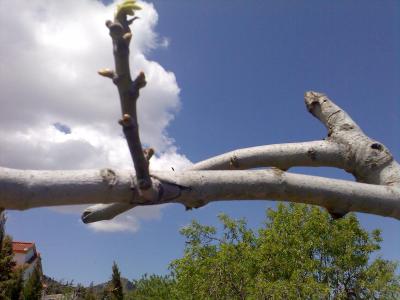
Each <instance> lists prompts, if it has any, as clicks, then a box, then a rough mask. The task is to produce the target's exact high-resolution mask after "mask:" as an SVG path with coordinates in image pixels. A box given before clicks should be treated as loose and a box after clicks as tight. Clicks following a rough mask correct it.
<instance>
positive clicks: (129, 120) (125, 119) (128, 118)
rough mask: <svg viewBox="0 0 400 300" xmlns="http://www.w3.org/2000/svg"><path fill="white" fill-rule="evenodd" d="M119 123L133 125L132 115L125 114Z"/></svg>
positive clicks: (125, 125) (127, 125) (126, 125)
mask: <svg viewBox="0 0 400 300" xmlns="http://www.w3.org/2000/svg"><path fill="white" fill-rule="evenodd" d="M118 123H119V125H121V126H123V127H124V128H125V127H131V126H132V125H133V121H132V117H131V116H130V115H128V114H124V115H123V116H122V119H120V120H119V121H118Z"/></svg>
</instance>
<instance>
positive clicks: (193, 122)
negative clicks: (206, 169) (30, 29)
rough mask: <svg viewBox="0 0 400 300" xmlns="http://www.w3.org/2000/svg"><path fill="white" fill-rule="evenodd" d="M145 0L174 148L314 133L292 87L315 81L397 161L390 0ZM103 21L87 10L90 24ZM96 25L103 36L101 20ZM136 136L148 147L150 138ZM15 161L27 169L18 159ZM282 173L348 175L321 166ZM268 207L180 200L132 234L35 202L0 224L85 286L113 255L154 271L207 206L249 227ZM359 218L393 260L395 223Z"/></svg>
mask: <svg viewBox="0 0 400 300" xmlns="http://www.w3.org/2000/svg"><path fill="white" fill-rule="evenodd" d="M36 2H38V1H36ZM39 2H40V1H39ZM83 2H91V1H83ZM92 2H93V1H92ZM153 4H154V9H155V11H157V13H158V23H157V25H156V26H155V28H154V31H155V33H157V34H158V38H157V40H159V41H160V42H159V45H158V46H154V47H147V48H146V47H142V48H143V49H144V50H143V49H142V50H143V51H142V53H144V55H145V56H146V59H148V60H149V61H155V62H157V63H158V64H160V65H161V66H162V67H163V68H164V69H165V70H168V71H170V72H173V73H174V75H175V78H176V82H177V85H178V86H179V88H180V93H179V104H176V103H175V102H173V100H171V102H170V103H174V104H171V105H170V106H169V107H166V108H165V110H170V111H171V115H173V116H174V119H173V121H170V122H169V121H168V122H166V123H165V124H167V125H165V126H167V127H165V130H166V132H167V137H168V138H169V139H171V138H172V139H173V140H174V141H172V142H170V143H172V144H173V149H174V151H176V153H179V154H180V155H185V156H186V157H187V158H188V159H189V160H190V161H192V162H196V161H199V160H202V159H205V158H207V157H210V156H213V155H217V154H220V153H223V152H226V151H229V150H233V149H237V148H243V147H249V146H256V145H263V144H273V143H284V142H296V141H308V140H318V139H322V138H324V137H325V135H326V131H325V128H323V126H322V125H321V124H319V123H318V122H317V120H315V119H314V118H313V117H312V116H311V115H310V114H309V113H308V112H307V110H306V109H305V105H304V102H303V94H304V92H305V91H308V90H315V91H320V92H324V93H326V94H327V95H328V96H329V97H330V98H331V99H333V100H334V101H335V102H336V103H337V104H338V105H340V106H342V107H343V108H344V109H345V110H346V111H347V112H348V113H349V114H350V115H351V116H352V117H353V119H354V120H355V121H356V122H358V124H359V125H360V126H361V128H363V130H364V131H365V133H367V134H368V135H369V136H371V137H373V138H376V139H377V140H379V141H381V142H382V143H384V144H385V145H386V146H387V147H388V148H389V149H391V151H392V153H393V155H394V157H395V158H396V159H397V160H399V159H400V156H399V153H398V149H400V137H399V131H400V106H399V98H400V85H399V82H400V71H399V70H400V55H399V53H400V38H399V37H400V7H399V6H400V4H399V2H398V1H246V2H244V1H197V2H195V1H183V0H181V1H173V0H170V1H154V2H153ZM65 5H68V3H66V4H65ZM71 5H72V4H71ZM98 9H99V11H100V10H101V9H102V8H101V7H99V8H98ZM110 17H111V16H110ZM103 21H104V20H103V19H100V18H99V19H98V23H99V27H100V28H102V27H101V26H103ZM137 22H140V20H139V21H137ZM102 30H104V32H105V34H107V32H106V28H105V27H104V28H102ZM144 32H146V31H144ZM138 38H139V37H138ZM133 47H135V36H134V42H133ZM77 51H79V49H78V50H77ZM93 55H95V53H94V54H93ZM109 55H110V56H111V53H109ZM136 61H137V60H136ZM132 63H133V64H135V59H134V60H133V62H132ZM0 65H1V64H0ZM28 67H29V65H28ZM100 67H104V66H100ZM94 71H95V70H94ZM92 73H93V76H96V74H95V72H92ZM96 80H97V79H96ZM70 88H71V89H73V88H74V87H73V86H71V87H70ZM114 92H115V91H114ZM115 97H117V95H116V94H115ZM168 99H169V98H168ZM171 99H175V98H173V97H172V96H171ZM7 105H10V106H12V105H13V104H12V103H9V104H7ZM60 105H62V104H60ZM115 106H116V107H117V108H118V103H117V102H115ZM177 107H180V109H179V111H178V109H177ZM74 109H75V110H79V109H80V108H79V107H72V108H71V111H72V112H71V115H73V114H74V112H73V111H74ZM37 113H39V112H37ZM40 113H43V112H40ZM101 117H102V115H101V114H100V116H99V117H98V118H99V119H100V118H101ZM34 118H35V117H32V119H34ZM57 122H59V123H57ZM74 122H77V121H76V120H75V119H74V117H65V119H63V117H61V115H60V117H58V118H57V120H53V122H52V123H49V124H55V123H57V124H59V126H58V127H60V126H61V127H62V126H68V127H66V128H70V130H71V132H72V133H74V128H75V127H77V126H78V125H76V126H75V127H74V124H75V123H74ZM32 124H33V123H32ZM64 124H67V125H64ZM76 124H78V123H76ZM28 125H29V124H28ZM28 125H27V126H28ZM160 128H161V127H160ZM10 130H11V129H10ZM162 130H163V131H164V127H162ZM160 132H161V131H160ZM149 136H150V134H149ZM148 141H149V143H150V144H151V141H152V139H151V138H149V139H148ZM154 141H156V140H155V139H154ZM160 145H161V146H160V147H161V148H162V147H164V146H163V145H162V144H160ZM3 147H5V146H3ZM165 147H166V148H165V149H167V148H168V147H169V146H165ZM1 149H2V148H1V147H0V150H1ZM168 149H169V148H168ZM19 155H21V157H22V156H24V155H29V154H24V153H23V152H22V153H20V154H19ZM41 155H43V153H42V154H41ZM87 155H96V152H93V153H92V152H90V153H88V154H87ZM21 159H22V158H21ZM0 161H1V157H0ZM4 161H5V159H4ZM4 163H7V161H6V162H3V164H4ZM127 163H130V161H129V160H127ZM100 164H101V163H100ZM9 165H12V164H11V163H10V164H9ZM15 165H17V162H16V163H15ZM18 166H19V165H18ZM26 166H27V167H31V165H30V164H29V163H28V162H27V163H26ZM43 166H44V167H46V165H43ZM80 166H84V165H80ZM51 167H52V168H57V167H58V165H57V164H55V165H51ZM99 167H101V166H99ZM292 171H294V172H302V173H306V174H315V175H320V176H332V177H335V178H344V179H350V177H349V175H348V174H345V173H343V172H341V171H337V170H330V169H328V168H322V169H312V170H310V169H303V168H297V169H295V170H292ZM271 206H274V202H272V201H253V202H224V203H215V204H210V205H207V206H206V207H204V208H202V209H199V210H194V211H189V212H186V211H185V210H184V208H183V206H180V205H169V206H167V207H164V208H162V209H161V210H160V211H158V212H157V213H155V216H153V217H148V218H146V217H144V218H142V219H141V220H140V227H138V229H137V230H136V231H135V232H131V231H122V232H102V231H93V230H90V229H88V227H87V226H86V225H84V224H82V223H81V222H80V221H79V215H78V214H76V213H59V212H56V211H54V210H50V209H46V208H43V209H33V210H29V211H25V212H14V211H11V212H9V213H8V218H9V220H8V224H7V230H8V232H9V233H10V234H11V235H13V237H14V239H16V240H26V241H35V242H36V244H37V247H38V250H39V251H40V252H41V253H42V257H43V267H44V272H45V273H46V274H48V275H49V276H52V277H55V278H57V279H67V280H71V279H74V280H75V282H83V283H85V284H88V283H90V282H91V281H94V282H102V281H105V280H107V279H108V278H109V277H110V274H111V266H112V263H113V261H114V260H115V261H116V262H117V263H118V264H119V266H120V269H121V272H122V275H123V276H125V277H127V278H129V279H133V278H138V277H140V276H141V275H142V274H144V273H158V274H160V273H165V272H167V268H168V263H169V262H170V261H171V260H172V259H174V258H177V257H179V256H180V255H181V254H182V251H183V248H184V240H183V239H182V237H181V236H180V235H179V233H178V231H179V229H180V228H181V227H182V226H184V225H186V224H188V223H189V222H190V220H192V219H197V220H199V221H200V222H201V223H207V224H216V216H217V215H218V213H220V212H225V213H228V214H229V215H231V216H233V217H245V218H246V219H247V220H248V222H249V224H250V225H251V226H254V227H257V226H259V225H260V224H261V223H262V222H263V220H264V218H265V210H266V209H267V208H268V207H271ZM359 217H360V220H361V222H362V224H363V225H364V226H365V227H366V228H368V229H373V228H382V229H383V238H384V242H383V244H382V251H381V253H380V254H381V255H382V256H383V257H384V258H387V259H396V260H400V256H399V253H400V238H399V232H400V223H399V222H398V221H396V220H393V219H389V218H383V217H377V216H370V215H365V214H360V215H359Z"/></svg>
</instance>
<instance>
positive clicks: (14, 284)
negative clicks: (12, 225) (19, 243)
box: [0, 209, 23, 300]
mask: <svg viewBox="0 0 400 300" xmlns="http://www.w3.org/2000/svg"><path fill="white" fill-rule="evenodd" d="M5 222H6V217H5V215H4V211H3V210H1V209H0V300H2V299H12V300H18V299H20V297H21V289H22V271H23V270H22V269H20V268H16V263H15V262H14V260H13V258H14V254H13V251H12V238H11V237H10V236H9V235H6V234H5Z"/></svg>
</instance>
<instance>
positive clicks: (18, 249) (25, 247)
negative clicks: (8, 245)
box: [12, 242, 35, 253]
mask: <svg viewBox="0 0 400 300" xmlns="http://www.w3.org/2000/svg"><path fill="white" fill-rule="evenodd" d="M34 247H35V243H31V242H13V243H12V248H13V252H14V253H27V252H28V251H29V250H30V249H31V248H34Z"/></svg>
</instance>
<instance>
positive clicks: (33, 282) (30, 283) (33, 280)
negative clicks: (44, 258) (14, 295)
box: [23, 265, 43, 300]
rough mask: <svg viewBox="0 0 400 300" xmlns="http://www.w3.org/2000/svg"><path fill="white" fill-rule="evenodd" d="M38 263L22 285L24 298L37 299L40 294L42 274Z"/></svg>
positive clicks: (39, 297)
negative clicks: (23, 285)
mask: <svg viewBox="0 0 400 300" xmlns="http://www.w3.org/2000/svg"><path fill="white" fill-rule="evenodd" d="M41 273H42V272H41V270H40V267H39V265H36V266H35V268H34V269H33V271H32V274H31V275H30V277H29V278H28V280H27V281H26V283H25V287H24V291H23V293H24V298H25V299H29V300H39V299H41V296H42V290H43V285H42V274H41Z"/></svg>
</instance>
